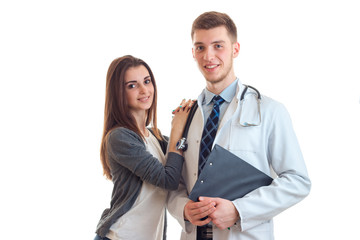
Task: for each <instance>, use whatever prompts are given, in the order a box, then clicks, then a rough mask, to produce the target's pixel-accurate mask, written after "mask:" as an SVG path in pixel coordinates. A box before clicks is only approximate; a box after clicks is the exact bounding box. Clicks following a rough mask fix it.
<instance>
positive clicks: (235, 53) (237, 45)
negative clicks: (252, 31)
mask: <svg viewBox="0 0 360 240" xmlns="http://www.w3.org/2000/svg"><path fill="white" fill-rule="evenodd" d="M239 52H240V43H238V42H236V43H234V44H233V58H236V57H237V56H239Z"/></svg>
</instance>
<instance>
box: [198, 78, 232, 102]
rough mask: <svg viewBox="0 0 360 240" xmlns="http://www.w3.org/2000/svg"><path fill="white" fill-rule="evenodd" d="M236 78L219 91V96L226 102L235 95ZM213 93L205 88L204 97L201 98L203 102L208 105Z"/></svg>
mask: <svg viewBox="0 0 360 240" xmlns="http://www.w3.org/2000/svg"><path fill="white" fill-rule="evenodd" d="M238 80H239V79H238V78H236V79H235V81H233V82H232V83H231V84H230V85H229V86H227V87H226V88H225V89H224V90H223V91H222V92H221V93H220V96H221V97H222V98H223V99H224V100H225V101H226V102H228V103H230V102H231V100H232V99H233V98H234V97H235V94H236V89H237V82H238ZM214 96H215V94H214V93H212V92H210V91H209V90H208V89H207V88H205V97H204V100H203V104H206V105H209V104H210V102H211V100H212V99H213V98H214Z"/></svg>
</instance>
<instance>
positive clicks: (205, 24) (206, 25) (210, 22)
mask: <svg viewBox="0 0 360 240" xmlns="http://www.w3.org/2000/svg"><path fill="white" fill-rule="evenodd" d="M220 26H224V27H225V28H226V30H227V31H228V34H229V37H230V39H231V40H232V42H233V43H235V42H237V29H236V26H235V23H234V22H233V20H232V19H231V18H230V17H229V16H228V15H227V14H225V13H219V12H214V11H212V12H205V13H203V14H201V15H200V16H198V17H197V18H196V19H195V21H194V22H193V25H192V29H191V39H194V33H195V31H196V30H201V29H204V30H209V29H212V28H216V27H220Z"/></svg>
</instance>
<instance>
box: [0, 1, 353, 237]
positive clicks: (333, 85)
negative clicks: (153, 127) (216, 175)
mask: <svg viewBox="0 0 360 240" xmlns="http://www.w3.org/2000/svg"><path fill="white" fill-rule="evenodd" d="M209 10H216V11H220V12H226V13H227V14H229V15H230V17H232V19H233V20H234V21H235V23H236V25H237V27H238V32H239V42H240V45H241V50H240V55H239V57H238V58H237V59H236V61H235V71H236V74H237V76H238V77H239V78H240V80H241V81H242V82H243V83H246V84H250V85H253V86H255V87H256V88H258V89H259V90H260V92H261V93H262V94H264V95H267V96H270V97H272V98H274V99H276V100H278V101H280V102H282V103H284V104H285V106H286V107H287V109H288V111H289V112H290V114H291V117H292V120H293V124H294V128H295V131H296V133H297V136H298V138H299V142H300V145H301V147H302V150H303V154H304V157H305V160H306V164H307V167H308V170H309V174H310V177H311V180H312V182H313V188H312V191H311V194H310V195H309V197H308V198H306V199H305V200H304V201H303V202H301V203H300V204H298V205H296V206H294V207H292V208H290V209H288V210H287V211H285V212H283V213H282V214H280V215H279V216H277V217H276V218H275V235H276V239H278V240H289V239H291V240H294V239H358V238H359V235H360V234H359V231H358V229H359V221H358V216H359V214H360V208H359V202H360V198H359V194H358V193H359V190H358V189H359V186H358V185H359V179H358V176H357V175H358V169H357V168H358V166H359V164H358V162H359V160H360V154H359V147H360V144H359V135H360V127H359V125H360V124H359V123H360V104H359V101H360V73H359V66H360V57H359V56H360V47H359V43H360V36H359V35H360V31H359V29H360V28H359V22H360V17H359V16H360V14H359V12H360V11H359V10H360V9H359V5H358V4H357V1H349V0H342V1H332V0H328V1H319V0H312V1H309V0H303V1H238V0H236V1H235V0H234V1H225V0H224V1H211V0H207V1H189V2H187V1H176V2H175V1H174V2H172V1H1V3H0V26H1V29H0V30H1V37H0V61H1V62H0V67H1V69H0V80H1V85H0V107H1V108H0V111H1V118H0V121H1V124H0V141H1V142H0V148H1V150H0V159H1V167H0V184H1V196H2V197H1V198H0V199H1V200H0V201H1V204H0V219H1V224H0V229H1V232H0V238H1V239H8V238H10V239H93V237H94V231H95V227H96V224H97V222H98V219H99V217H100V214H101V212H102V211H103V209H104V208H106V207H108V205H109V201H110V195H111V190H112V184H111V182H109V181H107V180H105V178H104V177H103V176H102V169H101V165H100V160H99V145H100V140H101V134H102V127H103V125H102V124H103V108H104V94H105V76H106V71H107V68H108V66H109V64H110V62H111V61H112V60H113V59H114V58H116V57H119V56H122V55H125V54H132V55H134V56H136V57H140V58H142V59H144V60H145V61H146V62H147V63H148V64H149V65H150V66H151V68H152V70H153V72H154V74H155V77H156V81H157V84H158V91H159V97H158V102H159V105H158V109H159V111H158V122H159V127H160V129H161V130H162V132H163V133H165V134H168V133H169V130H170V121H171V111H172V109H174V107H175V106H177V105H178V104H179V102H180V100H181V99H182V98H196V97H197V96H198V94H199V93H200V91H201V90H202V88H203V86H204V84H205V81H204V80H203V78H202V76H201V75H200V73H199V72H198V70H197V67H196V64H195V62H194V61H193V59H192V55H191V47H192V45H191V38H190V29H191V24H192V21H193V20H194V19H195V18H196V17H197V16H198V15H199V14H201V13H203V12H205V11H209ZM139 227H141V226H139ZM179 231H180V230H179V225H178V224H177V223H176V222H174V221H173V220H172V219H170V222H169V232H168V235H169V239H170V240H172V239H178V238H177V236H178V235H179Z"/></svg>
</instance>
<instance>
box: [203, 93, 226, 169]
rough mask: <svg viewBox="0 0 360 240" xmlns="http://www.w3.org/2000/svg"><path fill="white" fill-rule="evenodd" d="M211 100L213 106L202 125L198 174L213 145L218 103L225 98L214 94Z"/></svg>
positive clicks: (217, 117)
mask: <svg viewBox="0 0 360 240" xmlns="http://www.w3.org/2000/svg"><path fill="white" fill-rule="evenodd" d="M212 101H213V102H214V107H213V109H212V111H211V113H210V116H209V118H208V119H207V121H206V125H205V127H204V131H203V134H202V137H201V145H200V157H199V174H200V172H201V170H202V169H203V167H204V165H205V162H206V159H207V157H208V156H209V154H210V152H211V147H212V145H213V142H214V139H215V135H216V132H217V129H218V126H219V116H220V105H221V104H222V103H223V102H224V101H225V100H224V99H223V98H222V97H220V96H215V97H214V98H213V99H212Z"/></svg>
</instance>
